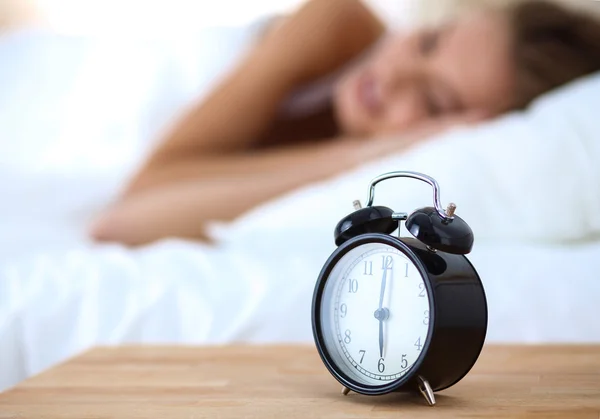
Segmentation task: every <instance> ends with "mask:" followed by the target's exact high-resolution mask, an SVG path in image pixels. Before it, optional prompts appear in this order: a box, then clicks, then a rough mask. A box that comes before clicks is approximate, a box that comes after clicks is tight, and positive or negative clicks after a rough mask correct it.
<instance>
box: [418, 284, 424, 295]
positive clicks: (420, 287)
mask: <svg viewBox="0 0 600 419" xmlns="http://www.w3.org/2000/svg"><path fill="white" fill-rule="evenodd" d="M419 297H425V284H424V283H422V282H421V283H420V284H419Z"/></svg>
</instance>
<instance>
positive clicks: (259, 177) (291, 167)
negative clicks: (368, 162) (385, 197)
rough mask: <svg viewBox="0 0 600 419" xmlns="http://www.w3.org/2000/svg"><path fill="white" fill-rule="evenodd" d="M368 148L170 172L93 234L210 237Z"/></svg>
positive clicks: (346, 145)
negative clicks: (210, 230) (214, 229)
mask: <svg viewBox="0 0 600 419" xmlns="http://www.w3.org/2000/svg"><path fill="white" fill-rule="evenodd" d="M363 147H364V144H362V143H361V142H358V141H354V140H343V141H342V140H340V141H332V142H324V143H321V144H317V145H313V146H310V147H290V148H288V149H282V150H276V151H261V152H259V154H257V155H239V156H235V157H231V156H224V157H219V156H216V157H215V158H214V159H207V160H204V161H200V162H198V161H194V160H190V161H189V162H187V163H182V164H181V165H178V166H176V167H173V168H165V170H162V171H157V172H155V173H154V176H155V177H153V178H151V179H149V182H150V183H151V184H153V187H152V188H144V185H142V188H141V191H140V192H139V193H137V194H135V195H132V196H130V197H129V198H128V199H126V200H124V201H121V202H118V203H117V204H116V205H115V207H114V208H112V209H110V210H109V211H107V212H106V213H105V214H104V215H103V216H102V217H101V218H100V219H99V220H97V221H96V222H95V224H94V225H93V227H92V231H91V235H92V237H93V238H95V239H96V240H100V241H116V242H120V243H124V244H127V245H140V244H145V243H148V242H152V241H154V240H157V239H161V238H164V237H184V238H192V239H205V238H206V237H205V234H204V232H205V227H206V222H207V221H210V220H222V221H227V220H231V219H233V218H235V217H237V216H239V215H240V214H242V213H243V212H245V211H247V210H249V209H251V208H252V207H254V206H256V205H258V204H260V203H262V202H264V201H267V200H269V199H272V198H275V197H276V196H278V195H280V194H282V193H284V192H287V191H289V190H291V189H294V188H297V187H300V186H302V185H304V184H307V183H310V182H314V181H318V180H321V179H325V178H327V177H330V176H333V175H335V174H337V173H340V172H343V171H344V170H349V169H351V168H353V167H355V166H356V165H357V164H358V163H360V162H361V160H362V158H363V153H362V150H363ZM215 171H218V172H219V173H220V175H219V176H214V172H215ZM182 172H185V173H182ZM207 173H208V174H210V175H207ZM171 179H178V180H177V181H172V180H171ZM182 179H183V180H182Z"/></svg>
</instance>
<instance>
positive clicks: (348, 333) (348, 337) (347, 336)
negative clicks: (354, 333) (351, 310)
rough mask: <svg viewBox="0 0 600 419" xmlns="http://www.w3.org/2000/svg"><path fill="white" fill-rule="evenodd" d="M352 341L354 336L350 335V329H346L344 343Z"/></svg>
mask: <svg viewBox="0 0 600 419" xmlns="http://www.w3.org/2000/svg"><path fill="white" fill-rule="evenodd" d="M350 342H352V338H351V337H350V329H348V330H346V333H345V336H344V343H345V344H346V345H347V344H349V343H350Z"/></svg>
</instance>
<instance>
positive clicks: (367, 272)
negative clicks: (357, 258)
mask: <svg viewBox="0 0 600 419" xmlns="http://www.w3.org/2000/svg"><path fill="white" fill-rule="evenodd" d="M364 274H365V275H370V276H373V262H372V261H370V260H365V272H364Z"/></svg>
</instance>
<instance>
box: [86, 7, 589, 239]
mask: <svg viewBox="0 0 600 419" xmlns="http://www.w3.org/2000/svg"><path fill="white" fill-rule="evenodd" d="M597 70H600V23H598V22H597V21H595V20H594V19H592V18H590V17H587V16H585V15H581V14H577V13H575V12H574V11H572V10H568V9H563V8H561V7H559V6H557V5H553V4H551V3H546V2H541V1H534V2H525V3H519V5H517V6H514V7H511V8H503V9H481V10H478V11H474V12H473V13H470V14H468V15H465V16H462V17H460V18H459V19H457V20H454V21H451V22H446V23H444V24H442V25H440V26H437V27H428V28H422V29H420V30H417V31H414V32H411V33H402V34H400V33H390V32H389V31H388V30H386V28H385V27H384V25H383V23H382V22H381V21H380V20H378V19H377V17H376V16H375V15H374V14H373V13H372V12H371V11H370V9H369V8H368V7H366V6H365V5H364V4H363V3H361V1H360V0H309V1H307V2H306V3H305V4H304V5H303V6H302V7H301V8H300V9H299V10H298V11H297V12H295V13H294V14H293V15H291V16H289V17H287V18H286V19H285V20H283V21H281V22H277V23H276V24H273V25H272V26H271V27H270V28H269V29H268V30H267V31H266V32H265V33H264V35H263V36H262V37H261V39H260V41H259V42H257V43H256V45H255V46H254V47H253V48H252V50H251V51H250V52H249V53H248V54H247V55H245V56H244V57H242V58H241V59H240V60H239V62H238V63H237V64H236V67H235V69H234V70H233V71H231V72H230V73H229V74H227V76H226V77H224V79H223V80H222V81H221V82H220V83H219V85H218V86H216V87H215V88H214V90H213V91H211V92H210V94H209V95H208V96H206V97H204V98H203V99H202V100H201V101H198V103H194V104H192V106H190V108H189V110H188V111H187V113H186V114H185V115H183V116H182V117H181V118H180V120H178V121H177V123H176V124H175V125H174V126H173V127H172V129H171V130H170V132H168V135H167V136H166V137H165V138H164V139H162V141H161V142H160V143H159V145H158V147H157V148H156V149H155V150H153V153H152V154H151V155H150V156H149V159H148V160H147V161H146V162H145V164H144V165H143V166H142V167H141V168H140V170H139V172H138V173H136V175H135V176H134V178H133V179H131V181H130V183H129V184H128V185H127V187H126V188H125V190H124V192H123V194H122V195H121V196H120V198H119V200H118V201H117V202H115V203H114V204H113V205H112V206H111V207H110V208H108V209H107V210H106V211H105V213H104V214H101V216H100V217H99V218H98V219H97V220H96V222H95V223H94V224H93V226H92V229H91V235H92V237H94V238H95V239H96V240H99V241H116V242H120V243H124V244H127V245H140V244H145V243H149V242H152V241H155V240H158V239H162V238H166V237H179V238H186V239H198V240H201V239H205V238H206V237H205V225H206V223H207V222H208V221H211V220H231V219H233V218H235V217H237V216H239V215H241V214H242V213H243V212H245V211H247V210H249V209H250V208H252V207H254V206H256V205H258V204H260V203H262V202H264V201H266V200H269V199H272V198H275V197H277V196H278V195H280V194H282V193H285V192H287V191H290V190H292V189H294V188H298V187H300V186H302V185H305V184H308V183H311V182H316V181H319V180H323V179H326V178H328V177H331V176H335V175H337V174H339V173H342V172H344V171H347V170H349V169H352V168H353V167H356V166H358V165H360V164H363V163H364V162H366V161H369V160H372V159H375V158H378V157H383V156H385V155H386V154H389V153H398V152H402V151H404V150H406V149H408V148H409V147H411V146H413V145H414V144H417V143H419V142H421V141H427V139H428V138H430V137H431V136H432V135H433V134H435V133H439V132H441V131H443V130H445V129H447V128H449V127H453V126H456V125H458V124H470V123H475V122H478V121H483V120H487V119H490V118H494V117H496V116H498V115H501V114H503V113H505V112H508V111H511V110H516V109H522V108H524V107H526V106H527V105H528V104H529V103H530V102H531V101H532V100H533V99H535V98H536V97H538V96H539V95H540V94H543V93H545V92H547V91H549V90H551V89H554V88H556V87H558V86H561V85H563V84H565V83H567V82H569V81H571V80H574V79H576V78H578V77H581V76H584V75H587V74H590V73H592V72H595V71H597Z"/></svg>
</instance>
